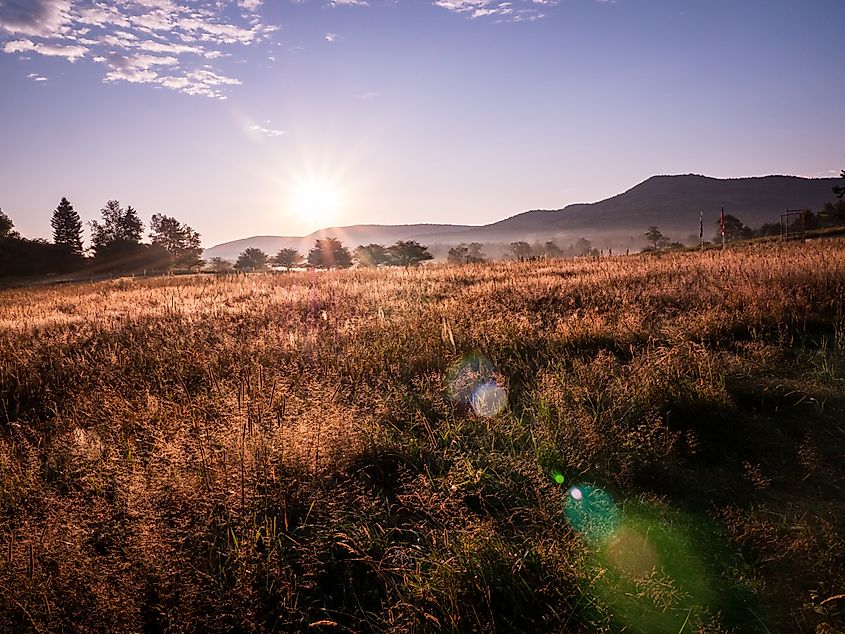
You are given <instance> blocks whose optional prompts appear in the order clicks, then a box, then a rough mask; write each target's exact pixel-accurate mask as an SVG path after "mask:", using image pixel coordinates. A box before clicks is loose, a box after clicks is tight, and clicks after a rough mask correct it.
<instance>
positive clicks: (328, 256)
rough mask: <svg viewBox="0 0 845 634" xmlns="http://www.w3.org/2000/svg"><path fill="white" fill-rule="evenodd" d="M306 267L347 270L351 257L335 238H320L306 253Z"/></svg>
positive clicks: (350, 263)
mask: <svg viewBox="0 0 845 634" xmlns="http://www.w3.org/2000/svg"><path fill="white" fill-rule="evenodd" d="M308 265H309V266H314V267H317V268H318V269H348V268H349V267H350V266H352V255H351V254H350V253H349V249H347V248H346V247H345V246H343V243H342V242H341V241H340V240H338V239H337V238H322V239H318V240H316V241H315V242H314V246H313V247H312V248H311V250H310V251H309V252H308Z"/></svg>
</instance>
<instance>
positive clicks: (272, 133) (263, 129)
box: [249, 121, 285, 137]
mask: <svg viewBox="0 0 845 634" xmlns="http://www.w3.org/2000/svg"><path fill="white" fill-rule="evenodd" d="M264 124H265V125H258V124H257V123H254V124H253V125H251V126H249V129H250V130H252V131H253V132H259V133H261V134H263V135H265V136H269V137H276V136H282V135H283V134H284V133H285V131H284V130H276V129H274V128H269V127H267V126H269V125H270V122H269V121H265V122H264Z"/></svg>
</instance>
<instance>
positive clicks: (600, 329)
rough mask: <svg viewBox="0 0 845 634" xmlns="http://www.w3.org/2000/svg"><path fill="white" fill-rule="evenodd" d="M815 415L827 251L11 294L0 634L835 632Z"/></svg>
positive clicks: (834, 479)
mask: <svg viewBox="0 0 845 634" xmlns="http://www.w3.org/2000/svg"><path fill="white" fill-rule="evenodd" d="M844 420H845V241H835V240H829V241H816V242H814V243H812V244H807V245H806V246H802V245H797V244H792V245H786V246H781V245H777V244H775V245H772V244H764V245H751V246H748V247H745V248H743V249H741V250H736V251H734V250H729V251H727V252H724V253H722V252H712V251H708V252H705V253H674V254H665V255H659V256H645V255H643V256H630V257H619V258H605V259H601V260H579V261H563V260H561V261H545V262H534V263H499V264H486V265H472V266H464V267H445V266H432V267H424V268H421V269H418V270H411V271H402V270H359V271H338V272H328V273H320V274H306V273H296V274H290V275H285V274H255V275H249V276H231V277H219V278H216V277H211V276H198V277H185V278H159V279H149V280H137V281H136V280H132V279H121V280H115V281H109V282H99V283H94V284H72V285H63V286H56V287H49V288H40V289H33V290H26V289H23V290H7V291H4V292H2V293H0V545H1V547H0V630H2V631H13V630H24V631H26V630H31V631H73V630H78V631H174V632H180V631H209V630H217V631H246V632H248V631H264V630H270V631H307V632H319V631H326V632H360V631H395V632H404V631H501V632H510V631H514V632H542V631H548V632H565V631H573V632H594V631H623V630H624V631H626V632H643V633H654V632H673V633H679V632H696V631H701V632H818V633H826V632H841V631H843V629H842V628H843V627H845V620H843V619H845V600H843V598H842V597H841V596H839V595H842V593H843V592H845V495H843V485H845V460H844V459H843V458H845V423H844V422H843V421H844ZM837 597H838V598H837Z"/></svg>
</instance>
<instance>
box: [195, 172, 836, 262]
mask: <svg viewBox="0 0 845 634" xmlns="http://www.w3.org/2000/svg"><path fill="white" fill-rule="evenodd" d="M843 182H845V181H843V179H841V178H801V177H798V176H763V177H754V178H728V179H720V178H710V177H707V176H699V175H695V174H685V175H680V176H653V177H651V178H649V179H648V180H646V181H643V182H642V183H640V184H639V185H637V186H635V187H633V188H631V189H629V190H628V191H626V192H624V193H622V194H619V195H617V196H613V197H612V198H608V199H606V200H602V201H599V202H596V203H579V204H574V205H569V206H567V207H564V208H563V209H556V210H534V211H527V212H524V213H521V214H517V215H515V216H511V217H510V218H506V219H505V220H500V221H499V222H494V223H491V224H488V225H483V226H479V227H471V226H465V225H425V224H417V225H355V226H352V227H334V228H331V229H323V230H321V231H318V232H314V233H312V234H310V235H308V236H304V237H288V238H285V237H257V238H247V239H245V240H237V241H235V242H229V243H226V244H224V245H219V246H217V247H214V248H212V249H209V250H208V251H206V257H207V258H208V257H214V256H217V255H220V256H221V257H226V258H229V259H234V258H236V257H237V256H238V254H239V253H241V252H242V251H243V250H244V249H245V248H247V247H248V246H258V247H259V248H261V249H263V250H264V251H266V252H267V253H275V252H276V251H277V250H278V249H280V248H282V247H287V246H291V247H295V248H297V249H299V250H300V251H302V252H305V251H307V250H308V248H310V247H311V245H312V244H313V242H314V239H315V238H317V237H319V236H326V235H333V236H336V237H338V238H340V239H341V240H343V241H344V243H345V244H347V245H348V246H350V247H354V246H357V245H358V244H367V243H370V242H376V243H382V244H390V243H393V242H395V241H396V240H408V239H413V240H419V241H420V242H421V243H423V244H428V245H434V244H439V245H450V244H457V243H459V242H486V243H490V242H505V243H506V242H512V241H514V240H526V241H529V242H531V241H534V240H540V241H545V240H551V239H554V240H556V241H557V242H558V244H560V245H561V246H565V244H567V243H568V242H571V241H574V240H576V239H577V238H579V237H581V236H583V237H585V238H587V239H589V240H592V241H593V243H594V244H595V245H597V246H600V247H607V246H610V247H612V248H626V246H630V247H631V248H634V249H636V248H639V247H640V246H641V245H642V244H644V242H645V240H644V238H643V235H642V234H643V233H644V232H645V231H646V229H648V227H649V226H651V225H657V226H658V227H660V229H661V231H662V232H663V233H664V234H665V235H667V236H669V237H670V238H672V239H674V240H680V241H684V240H686V239H687V237H688V236H690V235H691V234H695V235H698V218H699V212H703V214H704V236H705V239H710V238H711V237H712V236H713V234H714V233H715V232H716V231H717V222H718V219H719V213H720V209H721V207H722V205H724V207H725V213H727V214H732V215H734V216H736V217H737V218H739V219H740V220H742V221H743V222H744V223H745V224H747V225H749V226H751V227H754V228H756V227H759V226H760V225H762V224H764V223H767V222H779V221H780V214H781V213H782V212H783V211H784V210H785V209H812V210H814V211H817V210H818V209H820V208H821V207H822V206H823V205H824V204H825V203H826V202H829V201H831V200H832V199H833V193H832V192H831V188H832V187H834V186H835V185H842V184H843Z"/></svg>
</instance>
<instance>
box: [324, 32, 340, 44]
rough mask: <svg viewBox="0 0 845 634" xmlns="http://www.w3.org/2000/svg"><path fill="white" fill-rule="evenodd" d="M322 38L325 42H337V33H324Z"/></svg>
mask: <svg viewBox="0 0 845 634" xmlns="http://www.w3.org/2000/svg"><path fill="white" fill-rule="evenodd" d="M324 37H325V39H326V42H334V41H335V40H337V33H326V34H325V36H324Z"/></svg>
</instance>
